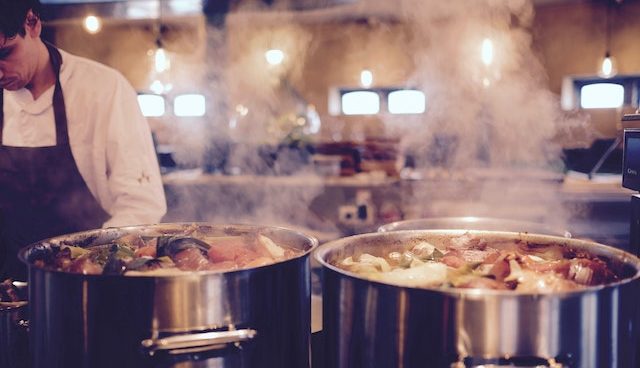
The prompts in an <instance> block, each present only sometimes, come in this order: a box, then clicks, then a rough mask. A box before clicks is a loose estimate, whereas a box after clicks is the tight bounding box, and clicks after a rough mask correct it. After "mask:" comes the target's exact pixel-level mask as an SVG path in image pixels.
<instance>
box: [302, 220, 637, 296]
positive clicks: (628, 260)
mask: <svg viewBox="0 0 640 368" xmlns="http://www.w3.org/2000/svg"><path fill="white" fill-rule="evenodd" d="M464 234H472V235H492V236H496V237H498V238H502V239H505V238H511V239H520V240H528V241H543V242H544V241H546V242H551V241H553V242H556V243H559V244H561V245H562V246H575V247H577V248H581V249H583V248H587V247H589V246H596V247H597V248H596V249H598V250H601V251H603V252H604V253H607V254H606V256H607V257H609V258H611V259H616V260H618V261H620V262H622V263H624V264H625V265H629V266H631V267H633V268H635V270H636V272H635V274H634V275H633V276H632V277H627V278H624V279H621V280H619V281H616V282H613V283H609V284H604V285H595V286H587V287H584V288H581V289H578V290H571V291H562V292H549V293H533V292H515V291H510V290H508V291H502V290H491V289H465V288H443V287H412V286H403V285H396V284H392V283H386V282H382V281H377V280H371V279H368V278H365V277H362V276H360V275H358V274H356V273H353V272H349V271H347V270H344V269H342V268H339V267H336V266H334V265H332V264H330V263H328V262H327V261H326V260H325V258H326V257H327V256H329V255H330V254H331V253H332V252H333V251H335V250H336V249H340V248H344V247H345V246H347V245H348V244H349V243H351V242H353V241H358V240H361V239H367V238H379V237H385V236H386V237H391V239H396V240H397V239H403V238H404V237H409V238H411V236H412V235H413V237H418V236H428V235H439V236H442V235H445V236H461V235H464ZM592 254H593V253H592ZM595 255H600V253H596V254H595ZM314 257H315V259H316V260H317V261H318V262H319V263H320V264H321V266H322V267H326V268H327V269H329V270H331V271H334V272H337V273H339V274H341V275H343V276H347V277H349V278H350V279H354V280H358V281H362V282H369V283H372V284H374V285H377V286H384V287H394V288H398V289H401V290H405V291H412V292H431V293H440V294H445V295H447V296H450V297H454V298H461V299H486V298H493V297H508V298H516V299H531V298H536V299H540V298H558V297H560V298H568V297H574V296H577V295H581V294H588V293H597V292H599V291H602V290H605V289H608V288H616V287H619V286H622V285H626V284H629V283H631V282H634V281H636V280H639V279H640V259H639V258H638V257H636V256H634V255H633V254H631V253H628V252H625V251H623V250H621V249H617V248H614V247H611V246H608V245H604V244H600V243H596V242H593V241H588V240H581V239H571V238H563V237H558V236H552V235H545V234H534V233H522V232H509V231H488V230H397V231H389V232H376V233H366V234H359V235H352V236H349V237H345V238H340V239H337V240H333V241H330V242H327V243H324V244H322V245H320V246H319V247H318V248H317V249H316V250H315V251H314Z"/></svg>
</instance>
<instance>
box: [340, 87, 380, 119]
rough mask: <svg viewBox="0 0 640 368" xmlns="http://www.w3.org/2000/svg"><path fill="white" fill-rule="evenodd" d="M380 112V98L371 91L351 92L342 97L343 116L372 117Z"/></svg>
mask: <svg viewBox="0 0 640 368" xmlns="http://www.w3.org/2000/svg"><path fill="white" fill-rule="evenodd" d="M379 111H380V96H379V95H378V94H377V93H376V92H372V91H353V92H347V93H344V94H343V95H342V113H343V114H345V115H373V114H377V113H378V112H379Z"/></svg>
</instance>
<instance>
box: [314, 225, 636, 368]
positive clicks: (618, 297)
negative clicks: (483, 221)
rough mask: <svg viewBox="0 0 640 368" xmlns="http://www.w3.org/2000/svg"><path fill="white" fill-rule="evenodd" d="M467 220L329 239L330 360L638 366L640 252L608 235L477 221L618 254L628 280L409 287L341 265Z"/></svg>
mask: <svg viewBox="0 0 640 368" xmlns="http://www.w3.org/2000/svg"><path fill="white" fill-rule="evenodd" d="M464 233H465V231H461V230H423V231H394V232H387V233H375V234H363V235H357V236H352V237H348V238H342V239H338V240H336V241H332V242H328V243H326V244H323V245H322V246H321V247H320V248H319V249H318V250H317V251H316V253H315V258H316V259H317V260H318V262H320V263H321V264H322V266H323V269H324V271H325V272H324V291H323V333H324V335H325V336H324V337H325V344H326V349H325V351H326V355H325V360H326V366H328V367H337V368H343V367H404V368H413V367H421V368H424V367H454V366H455V367H468V366H474V367H477V366H481V365H493V366H496V365H505V366H511V367H512V366H514V365H515V366H529V367H531V366H535V367H538V366H552V367H572V368H592V367H609V368H615V367H634V366H636V364H637V362H636V361H635V359H636V357H635V350H636V346H637V341H638V323H639V318H638V317H639V310H638V308H637V295H638V291H639V287H640V275H639V274H638V271H639V270H640V260H639V259H638V258H636V257H634V256H633V255H631V254H629V253H626V252H624V251H621V250H619V249H615V248H612V247H608V246H605V245H601V244H597V243H593V242H588V241H584V240H577V239H567V238H562V237H553V236H547V235H538V234H524V233H510V232H490V231H470V233H471V234H475V235H478V236H481V237H483V238H484V239H486V240H487V241H493V240H498V241H504V240H515V239H520V240H525V241H530V242H535V243H537V244H548V243H556V244H561V245H563V246H570V247H571V248H574V249H577V250H584V251H588V252H590V253H592V254H594V255H599V256H603V257H606V258H608V259H610V260H611V261H612V262H614V263H615V264H618V265H619V266H620V267H622V268H624V270H625V271H624V274H625V276H626V278H625V279H624V280H623V281H620V282H617V283H613V284H609V285H605V286H599V287H590V288H587V289H584V290H580V291H573V292H562V293H545V294H523V293H514V292H511V291H497V290H496V291H493V290H492V291H488V290H478V289H441V288H431V289H425V288H411V287H401V286H395V285H390V284H385V283H380V282H375V281H371V280H367V279H365V278H362V277H359V276H356V275H355V274H353V273H349V272H347V271H344V270H342V269H339V268H337V267H335V266H333V265H332V263H333V262H335V261H336V260H338V259H343V258H344V257H347V256H350V255H354V254H356V253H362V252H373V251H374V250H375V249H380V247H385V246H389V245H391V244H403V243H405V242H412V243H414V244H415V242H417V241H421V240H425V241H428V242H430V243H432V244H440V243H441V242H444V241H446V240H447V239H450V238H451V237H452V236H460V235H462V234H464Z"/></svg>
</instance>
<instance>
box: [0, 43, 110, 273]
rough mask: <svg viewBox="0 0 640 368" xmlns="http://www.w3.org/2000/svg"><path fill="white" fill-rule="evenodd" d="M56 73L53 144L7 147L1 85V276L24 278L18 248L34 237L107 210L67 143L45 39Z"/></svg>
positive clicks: (96, 222) (94, 219) (91, 224)
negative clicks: (79, 169)
mask: <svg viewBox="0 0 640 368" xmlns="http://www.w3.org/2000/svg"><path fill="white" fill-rule="evenodd" d="M47 49H48V50H49V56H50V59H51V65H52V67H53V71H54V73H55V75H56V85H55V90H54V93H53V112H54V115H55V123H56V145H55V146H51V147H10V146H5V145H4V144H3V143H2V128H3V125H4V124H3V123H4V111H3V95H2V89H0V250H1V253H0V264H1V265H2V266H1V267H2V270H1V274H2V276H3V277H12V278H14V279H18V280H26V278H27V269H26V266H25V265H24V264H23V263H22V262H20V261H19V260H18V258H17V253H18V250H19V249H20V248H22V247H24V246H26V245H29V244H31V243H34V242H36V241H39V240H42V239H46V238H49V237H52V236H57V235H63V234H68V233H72V232H76V231H84V230H89V229H95V228H100V227H101V226H102V224H103V223H104V222H105V221H106V220H107V219H108V218H109V214H108V213H107V212H105V210H104V209H103V208H102V207H101V206H100V204H99V203H98V201H97V200H96V199H95V198H94V196H93V195H92V194H91V192H90V191H89V188H88V187H87V184H86V183H85V181H84V179H83V178H82V176H81V175H80V172H79V171H78V167H77V166H76V162H75V160H74V158H73V155H72V153H71V146H70V145H69V134H68V130H67V115H66V112H65V106H64V97H63V95H62V88H61V86H60V65H61V64H62V56H61V55H60V52H59V51H58V50H57V49H56V48H55V47H53V46H52V45H50V44H47Z"/></svg>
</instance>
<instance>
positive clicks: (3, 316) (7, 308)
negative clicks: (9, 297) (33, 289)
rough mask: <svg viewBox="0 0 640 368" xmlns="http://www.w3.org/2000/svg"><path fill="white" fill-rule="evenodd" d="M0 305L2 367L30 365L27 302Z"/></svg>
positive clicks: (0, 361)
mask: <svg viewBox="0 0 640 368" xmlns="http://www.w3.org/2000/svg"><path fill="white" fill-rule="evenodd" d="M2 304H3V305H2V306H0V367H7V368H27V367H29V350H28V347H29V342H28V334H27V322H26V321H27V318H28V316H27V314H28V306H27V304H26V302H16V303H2Z"/></svg>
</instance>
